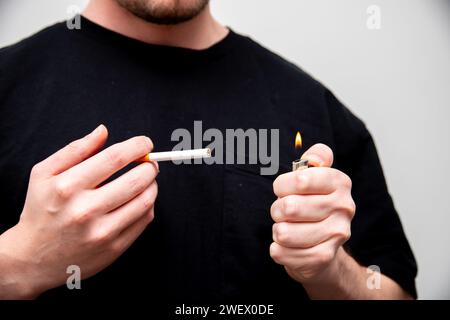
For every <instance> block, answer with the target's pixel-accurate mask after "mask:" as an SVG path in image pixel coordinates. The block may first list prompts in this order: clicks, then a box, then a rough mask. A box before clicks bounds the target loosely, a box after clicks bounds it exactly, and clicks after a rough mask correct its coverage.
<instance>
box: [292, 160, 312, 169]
mask: <svg viewBox="0 0 450 320" xmlns="http://www.w3.org/2000/svg"><path fill="white" fill-rule="evenodd" d="M309 167H310V165H309V161H308V160H301V159H298V160H295V161H292V171H297V170H304V169H308V168H309Z"/></svg>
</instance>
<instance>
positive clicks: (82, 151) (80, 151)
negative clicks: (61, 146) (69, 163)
mask: <svg viewBox="0 0 450 320" xmlns="http://www.w3.org/2000/svg"><path fill="white" fill-rule="evenodd" d="M82 141H83V140H75V141H72V142H71V143H69V144H68V145H67V149H69V151H70V153H73V154H76V155H77V156H79V157H82V158H84V157H86V156H87V150H86V148H84V147H83V143H82Z"/></svg>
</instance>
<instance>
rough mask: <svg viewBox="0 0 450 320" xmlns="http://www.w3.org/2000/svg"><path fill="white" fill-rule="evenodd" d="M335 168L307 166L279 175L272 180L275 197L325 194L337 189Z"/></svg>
mask: <svg viewBox="0 0 450 320" xmlns="http://www.w3.org/2000/svg"><path fill="white" fill-rule="evenodd" d="M335 171H336V169H332V168H315V167H312V168H308V169H305V170H297V171H293V172H288V173H284V174H281V175H279V176H278V177H277V178H276V179H275V181H274V182H273V191H274V193H275V195H276V196H277V197H280V198H282V197H285V196H287V195H291V194H298V195H302V194H303V195H307V194H317V195H326V194H330V193H333V192H334V191H335V190H336V189H337V183H338V181H336V175H335V173H336V172H335Z"/></svg>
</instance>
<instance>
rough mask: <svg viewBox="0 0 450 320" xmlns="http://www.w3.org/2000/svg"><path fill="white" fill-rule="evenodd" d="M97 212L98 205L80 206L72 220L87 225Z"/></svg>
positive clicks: (76, 223) (74, 222)
mask: <svg viewBox="0 0 450 320" xmlns="http://www.w3.org/2000/svg"><path fill="white" fill-rule="evenodd" d="M95 212H96V207H95V206H93V205H89V206H85V207H79V208H78V209H77V210H75V213H74V214H73V216H72V221H71V222H72V223H73V224H75V225H85V224H87V223H88V222H89V221H90V220H91V218H92V216H93V215H94V213H95Z"/></svg>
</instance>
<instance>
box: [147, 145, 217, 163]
mask: <svg viewBox="0 0 450 320" xmlns="http://www.w3.org/2000/svg"><path fill="white" fill-rule="evenodd" d="M210 157H211V149H209V148H205V149H193V150H179V151H166V152H154V153H149V154H148V155H147V157H146V159H147V160H150V161H176V160H187V159H199V158H210Z"/></svg>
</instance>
